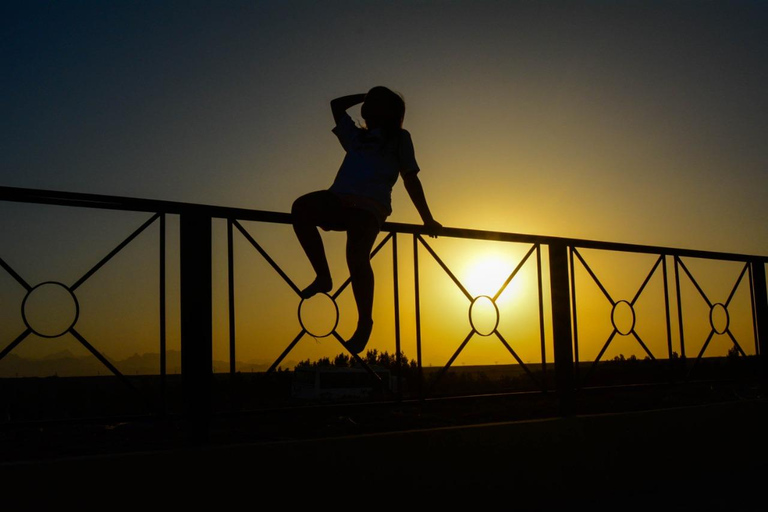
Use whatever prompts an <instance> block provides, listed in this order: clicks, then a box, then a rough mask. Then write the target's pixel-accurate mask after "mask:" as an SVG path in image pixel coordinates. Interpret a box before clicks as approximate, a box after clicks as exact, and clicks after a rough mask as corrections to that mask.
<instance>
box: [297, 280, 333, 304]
mask: <svg viewBox="0 0 768 512" xmlns="http://www.w3.org/2000/svg"><path fill="white" fill-rule="evenodd" d="M331 288H333V281H332V280H331V278H330V277H328V278H325V279H321V278H319V277H318V278H317V279H315V280H314V281H312V284H310V285H309V286H307V287H306V288H304V289H303V290H301V292H300V293H299V296H300V297H301V298H302V299H309V298H310V297H314V296H315V295H317V294H318V293H328V292H330V291H331Z"/></svg>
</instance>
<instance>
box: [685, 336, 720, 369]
mask: <svg viewBox="0 0 768 512" xmlns="http://www.w3.org/2000/svg"><path fill="white" fill-rule="evenodd" d="M714 335H715V330H714V329H712V330H711V331H709V336H707V341H705V342H704V345H702V347H701V350H700V351H699V355H698V356H696V359H694V360H693V364H692V365H691V368H690V370H688V374H687V377H690V376H691V373H693V369H694V368H696V366H697V365H698V364H699V361H700V360H701V358H702V356H704V351H705V350H707V346H708V345H709V342H710V341H712V337H713V336H714Z"/></svg>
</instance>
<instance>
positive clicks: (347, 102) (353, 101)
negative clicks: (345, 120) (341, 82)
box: [331, 94, 365, 124]
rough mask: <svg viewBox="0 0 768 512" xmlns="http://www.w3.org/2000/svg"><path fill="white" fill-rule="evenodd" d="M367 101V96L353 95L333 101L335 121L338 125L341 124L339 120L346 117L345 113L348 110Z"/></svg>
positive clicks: (332, 110)
mask: <svg viewBox="0 0 768 512" xmlns="http://www.w3.org/2000/svg"><path fill="white" fill-rule="evenodd" d="M364 101H365V94H351V95H349V96H342V97H340V98H336V99H333V100H331V112H333V120H334V121H336V124H339V119H341V116H343V115H344V112H346V111H347V109H348V108H350V107H352V106H354V105H357V104H358V103H362V102H364Z"/></svg>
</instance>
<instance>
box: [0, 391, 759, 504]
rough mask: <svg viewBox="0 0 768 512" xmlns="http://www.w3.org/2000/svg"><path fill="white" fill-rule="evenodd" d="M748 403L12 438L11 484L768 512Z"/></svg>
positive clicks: (7, 446) (533, 407)
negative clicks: (198, 432)
mask: <svg viewBox="0 0 768 512" xmlns="http://www.w3.org/2000/svg"><path fill="white" fill-rule="evenodd" d="M743 391H744V390H736V389H733V388H731V387H727V386H725V387H716V386H712V385H705V384H702V385H699V386H698V387H697V386H690V385H688V386H686V387H684V388H683V387H681V388H675V389H671V388H669V387H661V388H659V387H651V388H642V389H641V388H633V387H629V388H626V389H613V390H591V391H589V392H584V393H582V394H580V395H579V396H577V399H576V402H575V413H574V414H572V415H568V416H559V415H558V410H557V401H556V400H555V399H554V397H553V396H551V395H543V394H541V393H532V394H524V395H511V396H487V397H477V398H464V399H460V400H431V401H428V402H424V403H420V402H403V403H389V404H376V405H363V404H357V405H354V406H343V405H337V406H333V407H323V408H313V407H308V408H302V409H297V410H293V411H291V412H287V411H279V412H278V411H271V412H270V411H262V412H261V413H251V414H246V413H241V414H238V415H229V416H226V415H219V416H217V417H215V418H214V419H213V420H212V422H211V424H210V428H209V429H208V437H207V440H205V441H204V442H196V441H199V439H197V440H196V439H194V436H193V435H192V434H193V433H194V432H193V431H192V430H191V429H190V428H189V425H188V424H185V423H184V422H183V421H181V420H179V419H173V418H170V419H165V420H157V419H155V420H152V421H150V420H141V421H140V420H134V421H121V422H90V423H89V422H77V423H70V424H49V425H41V424H36V425H34V428H32V425H27V426H18V425H17V426H15V427H13V428H12V427H10V426H8V425H5V428H4V429H3V430H2V431H0V432H1V434H2V438H0V448H2V454H3V460H4V461H5V462H4V463H2V464H0V482H2V485H3V489H4V491H3V496H4V502H5V503H6V504H14V506H13V508H9V509H8V510H39V507H40V506H41V505H43V504H45V503H46V502H49V501H50V502H55V504H65V503H71V504H78V505H85V504H87V503H92V504H99V503H100V505H99V507H100V508H103V506H107V505H109V506H112V505H114V504H119V505H126V506H127V505H128V504H131V505H132V506H133V505H141V504H148V503H152V504H156V505H161V506H170V505H177V506H178V505H181V506H188V505H192V504H198V503H202V502H203V501H201V500H204V502H205V503H209V502H210V503H215V504H217V505H221V506H223V505H225V504H230V505H241V506H242V505H244V504H246V503H247V504H249V506H251V505H252V506H264V505H265V504H266V503H265V502H264V501H263V500H265V499H269V501H270V502H271V503H272V504H273V505H276V504H277V503H281V504H285V505H286V506H287V505H290V504H295V505H296V504H300V503H301V504H310V505H312V506H318V504H322V503H325V502H327V501H328V500H341V501H342V502H344V503H347V504H349V505H352V506H355V505H357V506H359V505H360V504H361V503H382V506H386V507H387V508H392V507H395V506H403V505H404V504H407V503H414V504H422V503H423V504H428V503H429V504H432V505H434V504H441V503H445V504H448V505H451V504H454V503H455V504H459V503H471V504H472V507H473V508H478V507H481V506H482V507H485V506H499V507H501V506H503V507H504V508H514V509H523V510H563V509H567V508H577V509H585V510H644V511H649V510H651V509H656V510H765V509H766V508H768V505H766V503H765V498H764V494H765V492H764V490H763V489H764V488H765V483H766V477H768V464H767V461H768V459H766V455H768V442H767V441H766V434H767V433H768V421H766V420H767V419H768V416H767V415H766V413H767V412H768V402H767V401H766V400H765V399H763V398H762V397H761V396H759V394H758V393H757V392H754V393H752V395H748V394H746V393H743ZM191 433H192V434H191ZM101 500H107V501H101ZM359 500H365V501H359ZM259 504H261V505H259ZM196 508H197V507H196ZM291 508H293V507H291Z"/></svg>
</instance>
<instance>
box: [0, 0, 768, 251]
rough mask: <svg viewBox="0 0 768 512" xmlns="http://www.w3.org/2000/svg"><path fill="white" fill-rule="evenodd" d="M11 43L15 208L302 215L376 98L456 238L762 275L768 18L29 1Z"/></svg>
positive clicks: (688, 12)
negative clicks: (554, 243) (82, 206)
mask: <svg viewBox="0 0 768 512" xmlns="http://www.w3.org/2000/svg"><path fill="white" fill-rule="evenodd" d="M0 27H1V29H0V38H1V39H0V40H1V41H2V43H0V44H1V45H2V47H1V48H0V62H2V69H3V79H2V81H0V98H2V101H1V103H0V104H1V105H2V107H0V108H1V109H2V110H0V118H2V119H3V122H2V123H0V159H2V160H1V161H2V165H0V184H1V185H5V186H17V187H32V188H41V189H51V190H65V191H73V192H90V193H103V194H113V195H123V196H133V197H144V198H154V199H163V200H174V201H187V202H197V203H205V204H214V205H224V206H234V207H245V208H256V209H262V210H275V211H288V210H289V209H290V205H291V202H292V201H293V200H294V199H295V198H296V197H297V196H299V195H301V194H303V193H306V192H309V191H312V190H316V189H322V188H327V187H328V186H329V185H330V183H331V181H332V179H333V177H334V175H335V173H336V170H337V169H338V166H339V163H340V162H341V159H342V156H343V154H342V152H341V149H340V147H339V145H338V142H337V141H336V139H335V137H334V136H333V134H332V133H331V131H330V130H331V128H332V116H331V113H330V108H329V101H330V100H331V99H333V98H334V97H336V96H340V95H345V94H351V93H359V92H365V91H366V90H367V89H369V88H370V87H372V86H374V85H379V84H381V85H386V86H389V87H391V88H393V89H395V90H397V91H399V92H401V93H402V94H403V96H404V97H405V100H406V103H407V114H406V119H405V127H406V128H408V129H409V131H410V132H411V134H412V136H413V140H414V144H415V148H416V157H417V159H418V161H419V163H420V165H421V168H422V171H421V179H422V182H423V184H424V187H425V190H426V194H427V198H428V201H429V204H430V206H431V208H432V211H433V213H434V215H435V217H436V218H437V219H438V220H439V221H440V222H442V223H443V224H444V225H446V226H451V227H466V228H477V229H489V230H501V231H509V232H518V233H534V234H542V235H556V236H566V237H575V238H588V239H598V240H608V241H621V242H630V243H640V244H651V245H664V246H672V247H683V248H693V249H703V250H715V251H725V252H738V253H745V254H760V255H765V254H768V223H766V214H768V203H767V202H766V193H767V192H768V144H766V143H765V137H766V134H767V133H768V99H766V94H765V84H766V83H768V28H766V27H768V3H766V2H758V1H753V2H744V1H732V0H729V1H671V2H654V1H589V2H588V1H581V2H579V1H557V0H553V1H484V0H475V1H471V2H470V1H403V2H400V1H392V2H373V1H362V0H361V1H337V0H327V1H291V0H288V1H281V2H278V1H274V2H265V1H254V2H245V1H243V2H233V1H222V2H214V1H210V2H202V1H178V2H171V1H157V2H133V1H115V2H87V1H85V2H34V1H33V2H29V1H25V2H3V6H2V7H0ZM353 117H357V118H359V114H358V113H357V111H354V110H353ZM393 207H394V213H393V215H392V216H391V217H390V220H393V221H400V222H418V221H419V218H418V215H417V213H416V211H415V209H414V208H413V206H412V205H411V204H410V202H409V200H408V198H407V195H406V194H405V192H404V190H403V187H402V185H400V184H398V185H396V187H395V192H394V196H393ZM6 224H7V223H6ZM118 238H119V237H118Z"/></svg>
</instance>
